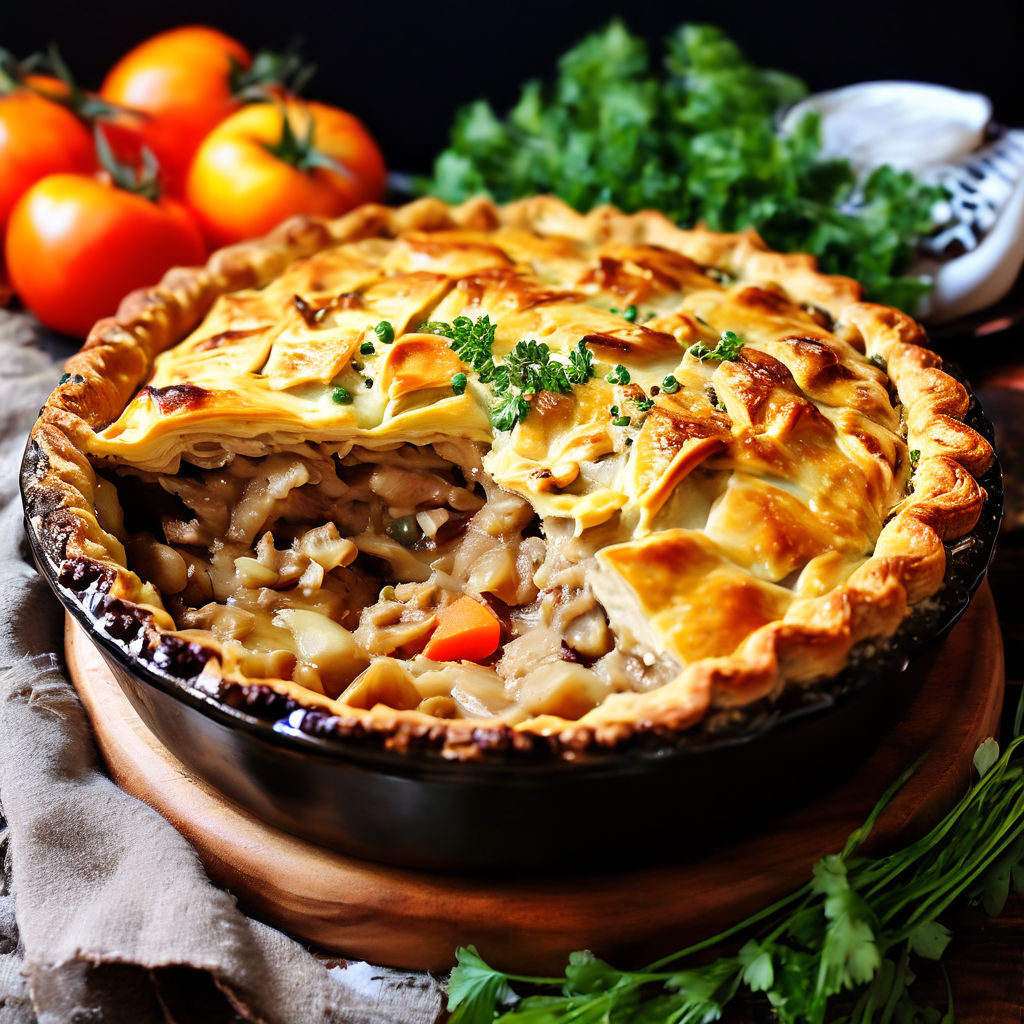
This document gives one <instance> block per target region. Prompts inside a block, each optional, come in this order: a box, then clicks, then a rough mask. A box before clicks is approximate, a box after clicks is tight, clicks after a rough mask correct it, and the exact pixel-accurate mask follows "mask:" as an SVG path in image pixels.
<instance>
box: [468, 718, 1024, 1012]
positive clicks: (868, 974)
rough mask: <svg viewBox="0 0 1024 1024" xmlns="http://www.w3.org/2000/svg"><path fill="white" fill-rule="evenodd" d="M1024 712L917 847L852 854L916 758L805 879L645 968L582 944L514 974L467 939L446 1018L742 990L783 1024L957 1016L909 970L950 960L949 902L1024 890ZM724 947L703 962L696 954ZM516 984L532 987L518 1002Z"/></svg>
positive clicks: (628, 1004)
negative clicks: (555, 960) (552, 969)
mask: <svg viewBox="0 0 1024 1024" xmlns="http://www.w3.org/2000/svg"><path fill="white" fill-rule="evenodd" d="M1022 708H1024V703H1022V707H1021V708H1018V711H1017V721H1016V727H1015V738H1014V739H1013V740H1012V742H1011V743H1010V744H1009V745H1008V746H1007V749H1006V750H1005V751H1004V752H1002V753H1000V750H999V745H998V744H997V743H996V741H995V740H992V739H989V740H986V741H985V742H984V743H983V744H982V745H981V746H980V747H979V748H978V751H977V753H976V754H975V758H974V763H975V767H976V769H977V771H978V774H979V776H980V777H979V779H978V781H977V782H976V783H975V784H974V785H973V786H972V788H971V789H970V790H969V792H968V793H967V794H966V795H965V796H964V797H963V798H962V799H961V800H960V802H959V803H958V804H957V805H956V806H955V807H954V808H953V809H952V810H951V811H950V812H949V813H948V814H947V815H946V817H945V818H944V819H943V820H942V821H940V822H939V824H937V825H936V826H935V827H934V828H933V829H932V830H931V831H930V832H928V833H927V834H926V835H925V836H923V837H922V838H921V839H919V840H917V841H916V842H914V843H911V844H910V845H909V846H906V847H904V848H903V849H901V850H898V851H897V852H895V853H892V854H889V855H888V856H884V857H875V858H868V857H858V856H856V854H857V850H858V848H859V847H860V846H861V845H862V844H863V842H864V840H865V839H866V838H867V836H868V834H869V833H870V832H871V829H872V827H873V826H874V824H875V822H876V821H877V820H878V817H879V816H880V815H881V813H882V811H883V810H884V808H885V806H886V805H887V804H888V802H889V801H890V800H891V799H892V797H893V796H894V795H895V793H896V792H897V791H898V790H899V789H900V787H901V786H902V785H903V784H904V783H905V782H906V781H907V779H908V778H909V777H910V776H911V775H912V774H913V772H914V770H916V767H917V764H915V765H912V766H911V767H910V768H908V769H907V771H905V772H904V773H903V775H901V776H900V778H899V779H897V780H896V782H894V783H893V785H892V786H891V787H890V788H889V790H888V791H887V792H886V793H885V794H884V795H883V797H882V798H881V800H880V801H879V802H878V804H877V805H876V806H875V808H874V809H873V810H872V812H871V814H870V815H869V816H868V818H867V820H866V821H865V823H864V824H863V825H862V826H861V827H860V828H858V829H856V830H855V831H854V832H853V833H852V834H851V835H850V837H849V839H848V840H847V842H846V845H845V847H844V848H843V850H842V851H841V852H840V853H837V854H831V855H829V856H826V857H823V858H822V859H821V860H820V861H819V862H818V863H817V864H816V865H815V867H814V871H813V875H812V878H811V881H809V882H808V883H807V884H806V885H804V886H803V887H802V888H800V889H798V890H796V891H795V892H793V893H791V894H790V895H788V896H786V897H784V898H783V899H781V900H779V901H778V902H776V903H775V904H773V905H772V906H770V907H767V908H766V909H764V910H763V911H761V912H759V913H757V914H754V915H753V916H752V917H750V918H748V919H747V920H745V921H743V922H741V923H740V924H738V925H736V926H735V927H733V928H729V929H727V930H726V931H724V932H722V933H720V934H718V935H715V936H712V937H711V938H709V939H706V940H704V941H703V942H699V943H697V944H695V945H692V946H689V947H687V948H686V949H683V950H680V951H679V952H678V953H674V954H672V955H671V956H667V957H664V958H663V959H661V960H658V961H655V962H654V963H652V964H649V965H648V966H647V967H645V968H643V969H641V970H639V971H620V970H617V969H616V968H615V967H613V966H612V965H610V964H608V963H606V962H605V961H603V960H600V959H598V958H597V957H595V956H594V955H593V954H592V953H589V952H587V951H579V952H575V953H573V954H571V955H570V957H569V963H568V965H567V966H566V969H565V974H564V976H562V977H558V978H544V977H530V976H522V975H513V974H507V973H504V972H502V971H497V970H495V969H494V968H492V967H490V966H489V965H488V964H487V963H486V962H485V961H484V960H483V959H482V958H481V957H480V955H479V954H478V952H477V951H476V949H475V948H474V947H472V946H469V947H465V948H460V949H459V950H458V951H457V954H456V958H457V961H458V965H457V966H456V967H455V968H454V970H453V971H452V974H451V980H450V982H449V985H448V1009H449V1010H452V1011H454V1013H453V1016H452V1018H451V1024H490V1022H491V1021H493V1020H495V1017H496V1015H497V1021H498V1022H499V1024H569V1022H574V1024H703V1022H709V1021H713V1020H717V1019H718V1018H719V1017H720V1016H721V1015H722V1013H723V1011H724V1010H725V1008H726V1007H727V1006H728V1005H729V1004H730V1003H731V1002H732V1001H733V1000H734V999H735V998H736V997H737V996H738V995H740V994H747V995H748V997H749V996H751V995H752V996H753V997H755V998H756V997H761V998H764V999H765V1000H767V1002H768V1003H769V1005H770V1007H771V1008H772V1010H774V1013H775V1015H776V1019H777V1020H778V1021H779V1022H780V1024H823V1022H824V1021H825V1020H826V1019H828V1020H834V1021H837V1022H841V1024H888V1022H895V1021H904V1022H907V1024H911V1022H915V1024H952V1021H953V1008H952V998H951V997H950V1004H949V1006H948V1007H946V1008H945V1010H944V1011H940V1010H938V1009H934V1008H924V1007H921V1006H919V1005H918V1004H917V1003H916V1002H915V1001H914V999H913V997H912V995H911V993H910V987H911V985H912V983H913V981H914V973H913V969H912V965H913V963H914V960H915V958H923V959H926V960H939V959H940V958H941V957H942V955H943V953H944V951H945V949H946V946H947V945H948V944H949V941H950V937H951V935H950V932H949V930H948V928H946V926H945V925H943V924H942V923H941V921H940V920H939V918H940V917H941V915H942V914H943V912H944V911H945V910H946V909H947V908H948V907H949V906H950V904H952V903H953V902H954V901H955V900H957V899H960V898H962V897H967V898H968V899H969V900H970V901H971V902H973V903H980V904H981V905H982V906H983V907H984V909H985V910H986V911H987V912H988V913H989V914H998V913H999V912H1000V911H1001V910H1002V908H1003V905H1004V904H1005V902H1006V899H1007V895H1008V892H1009V889H1010V886H1011V884H1012V885H1013V886H1014V887H1015V888H1016V890H1017V891H1024V750H1022V746H1024V736H1022V735H1021V716H1022ZM741 936H743V937H744V938H745V941H744V942H743V944H742V945H739V947H738V948H736V947H735V946H733V945H732V943H733V942H735V941H737V940H738V938H739V937H741ZM730 946H731V947H732V948H731V951H728V952H725V953H724V954H722V955H720V956H718V957H717V958H715V959H713V960H711V961H709V962H702V963H695V958H696V957H697V956H698V954H701V953H706V951H707V950H710V949H713V948H722V947H725V948H726V949H729V947H730ZM513 983H514V984H516V985H521V986H522V985H526V986H529V987H530V988H531V989H532V990H533V991H534V994H530V995H527V996H526V997H525V998H520V997H519V996H518V995H517V993H516V992H515V990H514V989H513V988H512V984H513ZM537 990H539V992H537ZM499 1008H502V1010H503V1011H504V1012H500V1015H499ZM836 1012H839V1013H840V1016H838V1017H837V1016H835V1013H836Z"/></svg>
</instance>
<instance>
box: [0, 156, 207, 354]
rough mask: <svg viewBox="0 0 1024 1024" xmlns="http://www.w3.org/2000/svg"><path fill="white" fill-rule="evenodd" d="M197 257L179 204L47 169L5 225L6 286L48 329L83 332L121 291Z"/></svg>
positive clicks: (199, 243) (192, 231) (113, 305)
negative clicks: (8, 278) (47, 174)
mask: <svg viewBox="0 0 1024 1024" xmlns="http://www.w3.org/2000/svg"><path fill="white" fill-rule="evenodd" d="M204 259H205V251H204V247H203V240H202V237H201V236H200V234H199V231H198V229H197V228H196V226H195V224H194V223H193V222H192V219H191V218H190V217H189V215H188V212H187V211H186V210H185V208H184V207H183V206H182V205H181V204H180V203H177V202H175V201H174V200H170V199H161V200H158V201H156V202H154V201H152V200H149V199H145V198H143V197H142V196H140V195H136V194H134V193H132V192H127V191H125V190H123V189H120V188H116V187H115V186H114V185H112V184H109V183H108V182H105V181H101V180H99V179H98V178H94V177H90V176H88V175H82V174H54V175H51V176H50V177H48V178H43V179H42V181H39V182H37V183H36V184H35V185H33V186H32V188H30V189H29V190H28V191H27V192H26V193H25V194H24V195H23V196H22V197H21V199H20V200H19V201H18V203H17V205H16V206H15V207H14V210H13V212H12V213H11V218H10V222H9V224H8V225H7V267H8V271H9V273H10V276H11V283H12V284H13V285H14V290H15V291H16V292H17V293H18V295H19V296H21V299H22V301H23V302H24V303H25V305H26V306H28V308H29V309H30V310H32V312H33V313H35V315H36V316H37V317H39V319H40V320H41V321H42V322H43V323H44V324H46V325H47V326H48V327H52V328H54V329H55V330H58V331H63V332H64V333H66V334H72V335H76V336H77V337H84V336H85V335H86V334H87V333H88V332H89V329H90V327H92V325H93V324H94V323H95V322H96V321H97V320H99V319H100V318H101V317H104V316H109V315H111V314H113V313H114V312H115V311H116V309H117V305H118V303H119V302H120V300H121V299H122V297H123V296H124V295H126V294H127V293H128V292H130V291H132V290H133V289H135V288H141V287H144V286H147V285H152V284H156V282H157V281H158V280H159V279H160V277H161V276H162V275H163V273H164V271H166V270H168V269H169V268H170V267H173V266H179V265H191V264H196V263H201V262H202V261H203V260H204Z"/></svg>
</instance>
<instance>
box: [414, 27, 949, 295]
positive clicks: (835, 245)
mask: <svg viewBox="0 0 1024 1024" xmlns="http://www.w3.org/2000/svg"><path fill="white" fill-rule="evenodd" d="M663 50H664V52H663V56H662V59H661V60H660V61H654V60H652V59H651V57H650V56H649V54H648V47H647V43H646V42H645V40H644V39H643V38H642V37H640V36H637V35H633V34H632V33H630V32H629V31H628V30H627V29H626V27H625V26H624V25H623V24H622V23H621V22H619V21H613V22H612V23H611V24H610V25H609V26H608V27H607V28H606V29H604V30H603V31H600V32H596V33H594V34H592V35H590V36H587V37H586V38H585V39H584V40H583V41H582V42H580V43H579V44H578V45H577V46H575V47H574V48H573V49H571V50H569V51H568V52H567V53H565V54H564V55H563V56H562V57H561V59H560V60H559V62H558V71H557V75H556V77H555V79H554V80H553V81H551V82H548V83H541V82H539V81H532V82H528V83H527V84H526V85H525V86H524V87H523V90H522V93H521V95H520V97H519V101H518V102H517V103H516V105H515V106H514V107H513V108H512V109H511V110H510V111H509V112H508V113H507V114H506V115H504V116H501V115H499V113H497V112H496V111H495V110H494V109H493V107H491V105H490V104H489V103H487V102H486V101H483V100H478V101H477V102H475V103H472V104H470V105H469V106H467V107H465V108H463V109H462V110H461V111H460V112H459V113H458V115H457V116H456V118H455V123H454V125H453V126H452V130H451V138H450V143H449V147H448V149H446V150H445V151H444V152H442V153H441V154H440V155H439V156H438V158H437V160H436V162H435V165H434V174H433V177H432V178H431V179H429V180H424V181H422V182H420V183H419V184H420V188H421V190H422V191H424V192H429V193H432V194H434V195H437V196H439V197H440V198H442V199H444V200H446V201H448V202H462V201H463V200H465V199H468V198H469V197H471V196H474V195H478V194H479V193H481V192H486V193H489V194H490V195H491V196H493V197H494V198H495V199H496V200H498V201H499V202H507V201H508V200H512V199H518V198H520V197H522V196H528V195H533V194H535V193H538V192H542V193H552V194H554V195H556V196H559V197H560V198H562V199H564V200H565V201H566V202H567V203H569V205H570V206H573V207H574V208H575V209H577V210H589V209H591V208H592V207H593V206H595V205H597V204H599V203H607V202H612V203H615V204H616V205H617V206H619V207H621V208H622V209H624V210H626V211H627V212H633V211H636V210H642V209H648V208H653V209H657V210H661V211H662V212H663V213H665V214H666V215H667V216H669V217H671V218H672V219H673V220H674V221H676V222H677V223H679V224H683V225H693V224H696V223H697V222H698V221H703V222H704V223H706V224H707V225H708V227H710V228H711V229H712V230H715V231H736V230H741V229H743V228H746V227H748V226H753V227H754V228H756V229H757V230H758V231H759V232H760V234H761V236H762V237H763V238H764V239H765V241H766V242H767V243H768V244H769V245H770V246H772V247H773V248H775V249H780V250H781V251H783V252H809V253H812V254H814V255H815V256H816V257H817V258H818V260H819V263H820V265H821V269H822V270H824V271H825V272H827V273H842V274H849V275H850V276H852V277H855V278H857V280H859V281H860V282H861V283H862V284H863V285H864V286H865V287H866V289H867V291H868V294H869V295H870V296H871V297H872V298H873V299H874V300H876V301H879V302H884V303H887V304H889V305H894V306H899V307H901V308H904V309H909V310H913V308H914V306H915V305H916V303H917V301H918V300H919V298H920V297H921V296H922V295H923V294H924V293H925V292H926V291H927V290H928V285H927V284H926V283H925V282H923V281H922V280H920V279H918V278H913V277H907V276H903V275H904V274H905V272H906V270H907V268H908V267H909V265H910V262H911V260H912V258H913V255H914V250H915V245H916V243H917V240H918V238H920V237H921V236H922V235H924V234H927V232H928V231H929V230H931V226H932V217H931V211H932V207H933V206H934V204H935V202H936V201H937V200H939V199H940V198H942V196H943V195H944V193H943V192H942V190H941V189H940V188H936V187H933V186H931V185H927V184H925V183H923V182H921V181H920V180H918V179H917V178H915V177H914V176H913V175H912V174H910V173H908V172H905V171H897V170H894V169H893V168H891V167H887V166H886V167H881V168H879V169H877V170H876V171H874V172H873V173H872V174H871V175H870V176H869V177H868V178H867V179H866V180H865V181H859V180H858V177H857V174H856V173H855V171H854V170H853V168H852V167H851V165H850V164H849V162H847V161H845V160H834V159H824V158H823V157H822V155H821V132H820V125H819V119H818V117H817V115H815V114H809V115H808V116H807V117H805V118H804V119H803V120H802V122H801V123H800V124H799V125H798V126H797V127H796V128H795V130H794V131H792V132H791V133H789V134H788V135H782V134H780V133H779V132H777V130H776V118H777V115H778V112H779V111H780V110H781V109H783V108H785V107H788V106H790V105H791V104H792V103H794V102H795V101H797V100H799V99H801V98H802V97H803V96H804V95H806V91H807V90H806V87H805V86H804V84H803V83H802V82H800V81H799V80H797V79H796V78H793V77H792V76H790V75H785V74H782V73H780V72H778V71H771V70H768V69H765V68H760V67H758V66H756V65H755V64H753V63H751V62H750V61H749V60H748V59H747V58H746V57H745V56H744V55H743V53H742V52H741V51H740V49H739V48H738V47H737V45H736V44H735V43H734V42H733V41H732V40H731V39H729V38H728V37H727V36H725V35H724V34H723V33H722V32H721V31H720V30H719V29H716V28H713V27H711V26H709V25H683V26H681V27H680V28H679V29H677V30H676V31H675V32H673V33H672V34H671V35H669V36H668V37H667V38H666V39H665V43H664V48H663Z"/></svg>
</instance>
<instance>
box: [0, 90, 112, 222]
mask: <svg viewBox="0 0 1024 1024" xmlns="http://www.w3.org/2000/svg"><path fill="white" fill-rule="evenodd" d="M95 167H96V156H95V154H94V152H93V142H92V136H91V135H90V134H89V129H88V128H86V127H85V125H84V124H82V122H81V121H79V119H78V118H77V117H75V115H74V114H72V113H71V111H69V110H67V109H65V108H64V107H62V106H60V105H59V104H57V103H51V102H50V101H49V100H48V99H45V98H44V97H42V96H40V95H38V94H37V93H35V92H33V91H32V90H30V89H25V88H21V87H16V88H14V89H13V90H12V91H11V92H8V93H6V94H5V95H2V96H0V233H2V231H3V229H4V226H5V225H6V224H7V219H8V217H9V216H10V214H11V210H12V208H13V207H14V204H15V203H16V202H17V201H18V199H19V198H20V197H21V195H22V194H23V193H24V192H25V191H26V190H27V189H28V188H29V187H30V186H31V185H33V184H35V182H37V181H39V179H40V178H44V177H46V175H48V174H55V173H57V172H59V171H82V172H88V171H91V170H93V169H94V168H95ZM0 237H2V235H0Z"/></svg>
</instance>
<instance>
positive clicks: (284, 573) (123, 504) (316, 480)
mask: <svg viewBox="0 0 1024 1024" xmlns="http://www.w3.org/2000/svg"><path fill="white" fill-rule="evenodd" d="M481 456H482V452H481V450H480V449H479V447H478V446H476V445H473V444H471V443H469V442H465V441H458V442H446V443H443V444H438V445H435V446H433V447H415V446H412V445H402V446H400V447H395V448H393V449H388V450H368V449H365V448H360V447H358V446H343V447H339V446H333V447H332V446H324V445H319V446H316V445H303V446H301V448H300V449H298V450H296V451H292V452H280V453H277V454H273V455H269V456H267V457H264V458H246V457H242V456H236V457H235V458H233V459H232V460H231V461H230V462H229V463H228V464H227V465H225V466H223V467H221V468H218V469H197V468H195V467H189V466H183V467H182V471H181V472H179V473H178V474H175V475H170V474H156V473H147V472H133V471H128V470H123V471H122V473H121V475H120V476H119V477H118V478H117V481H116V486H117V488H118V491H119V494H120V505H119V506H118V507H117V512H116V513H113V514H112V515H113V516H114V517H115V518H116V517H118V516H123V517H124V518H123V519H122V521H121V522H117V523H111V524H108V525H109V526H110V527H112V528H113V529H114V532H117V533H119V534H120V536H121V538H122V539H123V540H124V542H125V545H126V549H127V551H128V559H129V567H130V568H132V569H133V570H134V571H136V572H137V573H138V574H139V575H140V576H141V577H142V578H143V579H146V580H148V581H150V582H152V583H153V584H155V585H156V587H157V588H158V589H159V590H160V592H161V593H162V594H163V595H164V599H165V602H166V606H167V609H168V611H169V612H170V613H171V615H172V616H173V617H174V620H175V623H176V624H177V626H178V628H179V629H180V630H183V631H185V632H186V634H187V633H188V631H190V630H196V631H204V637H206V636H208V635H209V634H212V635H213V636H214V637H215V638H216V640H217V641H218V643H219V645H220V648H221V652H222V659H223V661H224V666H225V669H226V670H227V671H228V672H229V673H230V672H231V671H232V670H237V671H238V672H240V673H242V674H244V675H245V676H248V677H255V678H279V679H285V680H291V681H292V682H293V683H295V684H298V685H300V686H302V687H305V688H306V689H308V690H311V691H315V692H317V693H322V694H324V695H326V696H328V697H331V698H337V699H339V700H340V701H341V702H343V703H345V704H348V705H351V706H355V707H362V708H370V707H373V706H375V705H377V704H385V705H387V706H389V707H393V708H397V709H400V710H419V711H422V712H424V713H427V714H430V715H433V716H436V717H441V718H453V717H471V718H477V717H487V718H497V719H500V720H503V721H508V722H513V723H514V722H517V721H521V720H524V719H526V718H528V717H532V716H535V715H539V714H553V715H558V716H560V717H563V718H569V719H574V718H578V717H580V716H581V715H583V714H585V713H586V712H587V711H589V710H590V709H591V708H593V707H595V706H597V705H598V704H599V703H600V702H601V701H602V700H603V699H604V698H605V697H606V696H607V695H608V694H609V693H611V692H613V691H616V690H628V689H632V690H638V691H639V690H648V689H652V688H654V687H657V686H660V685H662V684H664V683H665V682H667V681H668V678H670V676H671V672H672V671H673V668H674V667H675V666H673V665H672V663H671V660H670V659H664V660H662V661H661V662H659V663H658V664H655V665H648V664H646V663H645V661H644V659H642V658H641V657H639V656H637V655H636V654H631V653H628V652H625V651H623V650H620V649H619V648H618V647H617V646H616V637H615V635H614V634H613V632H612V630H611V629H610V627H609V624H608V619H607V616H606V614H605V611H604V609H603V608H602V607H601V605H600V603H599V602H598V601H597V599H596V598H595V596H594V594H593V593H592V591H591V589H590V586H589V584H588V582H587V578H588V566H590V565H591V564H592V562H591V560H592V557H593V553H594V549H593V545H592V544H588V542H587V541H586V539H585V535H584V537H581V538H577V537H574V534H573V529H572V523H571V522H570V521H564V520H559V519H554V518H549V519H547V520H546V521H544V522H541V521H540V520H539V518H538V516H537V515H536V513H535V511H534V509H533V507H532V506H531V505H530V504H529V503H528V502H527V501H525V500H524V499H522V498H521V497H519V496H517V495H514V494H511V493H509V492H508V491H504V490H502V489H501V488H500V487H498V486H497V485H496V484H495V483H494V482H493V480H491V478H490V477H489V476H488V474H487V473H486V472H485V471H484V469H483V468H482V465H481ZM139 489H142V491H143V492H144V495H145V500H140V499H141V498H142V495H140V494H137V493H133V492H135V491H138V490H139ZM115 504H116V503H115ZM122 508H123V509H125V510H127V514H126V515H125V514H124V513H122V512H121V509H122ZM133 509H158V510H159V512H158V513H156V514H155V515H154V514H153V513H148V514H149V516H150V518H149V519H147V520H142V521H138V522H136V521H134V520H133V513H132V510H133ZM141 514H142V515H146V514H147V513H141ZM462 595H469V596H470V597H472V598H474V599H476V600H478V601H480V602H482V603H483V604H485V605H486V606H487V607H488V608H489V609H490V611H491V612H492V613H493V615H494V616H495V617H496V618H497V620H498V622H499V623H500V625H501V642H500V645H499V646H498V648H497V650H496V651H495V652H494V654H493V655H491V656H490V657H487V658H485V659H483V660H482V661H479V662H473V661H450V662H441V661H436V660H432V659H431V658H429V657H427V656H425V655H424V653H423V651H424V648H425V647H426V646H427V644H428V641H429V640H430V638H431V635H432V634H433V632H434V630H435V628H436V627H437V623H438V615H439V613H440V612H441V611H442V610H443V609H444V608H445V607H446V606H448V605H450V604H451V603H452V602H454V601H455V600H457V599H458V598H459V597H460V596H462ZM649 660H653V659H649Z"/></svg>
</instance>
